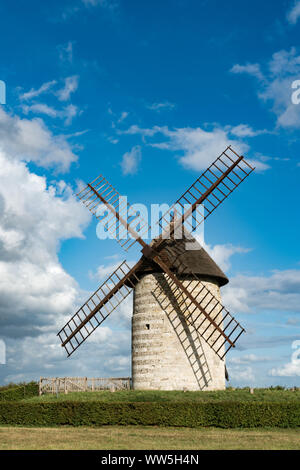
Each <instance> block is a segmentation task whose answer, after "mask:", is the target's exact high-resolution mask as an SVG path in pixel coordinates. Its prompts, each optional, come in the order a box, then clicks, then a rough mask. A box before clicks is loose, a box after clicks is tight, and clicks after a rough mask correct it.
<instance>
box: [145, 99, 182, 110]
mask: <svg viewBox="0 0 300 470" xmlns="http://www.w3.org/2000/svg"><path fill="white" fill-rule="evenodd" d="M147 108H148V109H151V111H157V112H160V111H162V110H169V111H170V110H171V109H174V108H175V104H174V103H170V101H163V102H161V103H152V104H150V105H148V106H147Z"/></svg>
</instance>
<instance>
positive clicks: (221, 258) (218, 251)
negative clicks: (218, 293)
mask: <svg viewBox="0 0 300 470" xmlns="http://www.w3.org/2000/svg"><path fill="white" fill-rule="evenodd" d="M203 247H204V249H205V250H206V251H207V252H208V253H209V254H210V256H211V257H212V258H213V260H214V261H215V262H216V263H217V264H218V265H219V266H220V268H221V269H222V270H223V271H228V270H229V269H230V267H231V257H232V256H233V255H234V254H237V253H239V254H241V253H248V252H249V251H250V249H249V248H243V247H242V246H234V245H232V244H231V243H227V244H225V245H214V246H212V245H207V244H206V243H204V244H203Z"/></svg>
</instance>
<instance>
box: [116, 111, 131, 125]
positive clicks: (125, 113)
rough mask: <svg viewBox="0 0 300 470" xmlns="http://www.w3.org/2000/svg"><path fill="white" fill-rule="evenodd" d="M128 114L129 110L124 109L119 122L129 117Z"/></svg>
mask: <svg viewBox="0 0 300 470" xmlns="http://www.w3.org/2000/svg"><path fill="white" fill-rule="evenodd" d="M128 114H129V113H128V112H127V111H123V112H122V113H121V116H120V117H119V119H118V123H120V122H122V121H124V120H125V119H126V118H127V117H128Z"/></svg>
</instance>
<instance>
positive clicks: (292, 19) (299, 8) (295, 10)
mask: <svg viewBox="0 0 300 470" xmlns="http://www.w3.org/2000/svg"><path fill="white" fill-rule="evenodd" d="M299 18H300V2H299V1H295V2H294V5H293V6H292V8H291V9H290V10H289V11H288V13H287V21H288V22H289V23H290V24H296V23H297V21H298V19H299Z"/></svg>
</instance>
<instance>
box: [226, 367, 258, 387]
mask: <svg viewBox="0 0 300 470" xmlns="http://www.w3.org/2000/svg"><path fill="white" fill-rule="evenodd" d="M228 373H229V379H230V381H232V380H233V381H235V382H238V383H241V382H242V383H244V384H247V385H252V384H253V383H254V381H255V374H254V371H253V369H252V367H250V366H248V367H239V366H234V367H228Z"/></svg>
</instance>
